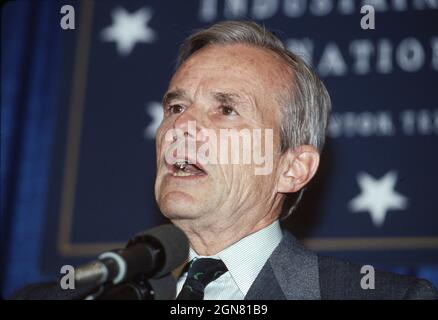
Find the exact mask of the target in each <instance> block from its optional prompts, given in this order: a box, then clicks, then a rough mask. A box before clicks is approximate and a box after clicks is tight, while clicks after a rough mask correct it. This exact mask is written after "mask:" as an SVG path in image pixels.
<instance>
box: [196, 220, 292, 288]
mask: <svg viewBox="0 0 438 320" xmlns="http://www.w3.org/2000/svg"><path fill="white" fill-rule="evenodd" d="M282 237H283V232H282V231H281V227H280V223H279V221H278V220H276V221H274V222H273V223H272V224H270V225H269V226H267V227H265V228H263V229H261V230H259V231H257V232H255V233H252V234H250V235H248V236H246V237H244V238H242V239H240V240H239V241H237V242H236V243H234V244H232V245H231V246H229V247H228V248H225V249H224V250H222V251H221V252H219V253H217V254H215V255H214V256H209V257H208V258H215V259H221V260H222V261H223V262H224V263H225V265H226V266H227V268H228V271H229V272H230V274H231V276H232V278H233V280H234V281H235V282H236V284H237V286H238V287H239V289H240V291H242V293H243V294H244V295H246V294H247V293H248V291H249V288H250V287H251V285H252V284H253V282H254V280H255V279H256V278H257V276H258V274H259V273H260V271H261V270H262V268H263V266H264V265H265V263H266V261H267V260H268V259H269V257H270V256H271V254H272V252H273V251H274V249H275V248H276V247H277V246H278V244H279V243H280V241H281V239H282ZM199 258H206V257H205V256H200V255H198V254H197V253H196V252H195V251H194V250H193V249H192V248H190V252H189V261H191V260H193V259H199Z"/></svg>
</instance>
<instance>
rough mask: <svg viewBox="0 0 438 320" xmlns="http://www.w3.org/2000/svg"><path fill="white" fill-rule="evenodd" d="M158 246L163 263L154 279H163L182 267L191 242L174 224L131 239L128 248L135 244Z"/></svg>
mask: <svg viewBox="0 0 438 320" xmlns="http://www.w3.org/2000/svg"><path fill="white" fill-rule="evenodd" d="M151 240H152V241H153V242H154V243H156V244H158V245H159V247H160V249H161V250H160V251H161V253H162V255H161V257H162V259H160V260H163V261H160V266H159V268H158V269H157V270H156V273H154V275H153V278H159V277H162V276H163V275H165V274H168V273H170V272H172V271H173V270H175V269H176V268H177V267H179V266H180V265H182V264H183V263H184V262H185V261H186V260H187V258H188V255H189V241H188V239H187V236H186V235H185V234H184V232H183V231H182V230H181V229H179V228H178V227H176V226H175V225H173V224H170V223H169V224H164V225H161V226H158V227H155V228H152V229H149V230H147V231H144V232H142V233H140V234H138V235H136V236H135V237H134V238H133V239H131V240H130V241H129V243H128V245H127V247H129V246H131V245H132V244H135V243H139V242H142V243H150V241H151Z"/></svg>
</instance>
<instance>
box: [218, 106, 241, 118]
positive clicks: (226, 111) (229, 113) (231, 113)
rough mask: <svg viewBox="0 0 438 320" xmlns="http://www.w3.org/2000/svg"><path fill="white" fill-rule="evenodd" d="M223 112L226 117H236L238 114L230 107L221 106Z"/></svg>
mask: <svg viewBox="0 0 438 320" xmlns="http://www.w3.org/2000/svg"><path fill="white" fill-rule="evenodd" d="M220 109H221V112H222V114H223V115H224V116H236V115H237V114H238V113H237V112H236V111H235V110H234V108H233V107H230V106H221V107H220Z"/></svg>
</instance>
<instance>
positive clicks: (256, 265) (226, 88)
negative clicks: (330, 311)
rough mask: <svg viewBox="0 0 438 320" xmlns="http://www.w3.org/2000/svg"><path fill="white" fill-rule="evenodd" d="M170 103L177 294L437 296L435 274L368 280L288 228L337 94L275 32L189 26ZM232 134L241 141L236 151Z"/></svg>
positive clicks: (170, 207)
mask: <svg viewBox="0 0 438 320" xmlns="http://www.w3.org/2000/svg"><path fill="white" fill-rule="evenodd" d="M163 109H164V119H163V121H162V123H161V126H160V127H159V129H158V132H157V137H156V139H157V140H156V142H157V178H156V184H155V193H156V199H157V202H158V205H159V207H160V210H161V211H162V213H163V214H164V215H165V216H166V217H167V218H169V219H170V220H171V221H172V223H174V224H175V225H176V226H178V227H180V228H181V229H182V230H183V231H184V233H185V234H186V235H187V237H188V239H189V242H190V247H191V249H190V254H189V261H190V263H188V264H187V266H186V267H185V268H184V270H183V271H182V273H181V274H180V276H179V278H178V284H177V299H432V298H438V293H437V291H436V290H435V289H434V288H433V287H432V285H431V284H430V283H429V282H427V281H425V280H419V279H416V278H413V277H407V276H400V275H395V274H390V273H384V272H376V273H375V285H374V289H364V288H362V286H361V278H362V277H363V274H361V272H360V269H361V267H360V266H357V265H353V264H351V263H349V262H344V261H339V260H335V259H333V258H328V257H322V256H318V255H317V254H315V253H313V252H311V251H309V250H307V249H306V248H304V247H303V246H302V245H301V244H300V243H299V242H298V241H297V240H296V239H295V238H294V237H293V236H292V235H291V234H290V233H289V232H288V231H283V230H281V228H280V224H279V219H280V217H281V216H282V215H284V214H286V215H287V214H288V212H289V213H290V212H291V211H292V210H293V209H294V208H295V207H296V204H297V203H298V201H299V199H300V198H301V195H302V193H303V188H304V187H305V186H306V185H307V184H308V183H309V181H310V180H311V179H312V178H313V177H314V175H315V173H316V171H317V169H318V165H319V160H320V153H321V151H322V148H323V145H324V140H325V134H326V127H327V122H328V119H329V113H330V98H329V95H328V93H327V90H326V88H325V86H324V85H323V83H322V82H321V80H320V79H319V78H318V77H317V76H316V74H315V73H314V72H313V71H312V70H311V68H310V67H309V66H307V65H306V64H305V63H304V62H303V61H302V60H301V59H300V58H298V57H297V56H296V55H294V54H293V53H291V52H289V51H288V50H287V49H286V48H285V47H284V45H283V44H282V43H281V41H280V40H279V39H277V38H276V37H275V36H274V35H273V34H271V33H270V32H268V31H267V30H266V29H264V28H263V27H261V26H259V25H257V24H255V23H253V22H244V21H238V22H237V21H228V22H220V23H217V24H215V25H213V26H211V27H210V28H208V29H204V30H201V31H199V32H197V33H195V34H193V35H191V36H190V37H189V38H188V39H187V40H186V41H185V42H184V44H183V45H182V47H181V51H180V55H179V63H178V67H177V70H176V73H175V74H174V75H173V77H172V79H171V81H170V84H169V88H168V90H167V92H166V94H165V95H164V98H163ZM224 132H226V133H228V134H229V135H226V136H224V135H223V133H224ZM244 133H250V135H249V138H253V139H246V140H245V134H244ZM255 133H257V134H255ZM233 134H234V135H236V134H237V139H236V140H235V142H236V141H237V142H241V144H237V145H234V146H233V145H231V148H230V145H227V144H226V142H227V141H229V139H230V137H231V138H233ZM262 135H264V137H262ZM234 137H235V136H234ZM257 137H262V138H261V139H257ZM246 138H248V136H246ZM263 138H264V139H263ZM249 140H251V143H250V145H249V146H248V141H249ZM245 141H246V143H245ZM263 153H264V155H265V156H264V159H263V160H264V161H263V162H264V163H263V164H264V168H263V169H261V168H260V165H261V162H260V161H255V160H254V159H255V155H256V154H259V155H260V154H263ZM248 154H251V157H249V159H251V161H244V157H245V156H247V155H248ZM224 155H225V156H224ZM230 159H234V160H235V161H231V160H230ZM247 160H248V159H247ZM290 196H295V198H296V201H295V204H294V205H293V206H292V207H291V208H287V207H285V206H286V204H287V203H289V202H290V201H287V199H288V197H290ZM282 212H284V213H282Z"/></svg>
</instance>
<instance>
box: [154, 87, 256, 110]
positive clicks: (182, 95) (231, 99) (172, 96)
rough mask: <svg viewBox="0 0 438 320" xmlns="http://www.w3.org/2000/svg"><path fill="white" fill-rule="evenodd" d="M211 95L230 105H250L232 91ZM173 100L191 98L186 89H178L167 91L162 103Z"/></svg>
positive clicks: (218, 100)
mask: <svg viewBox="0 0 438 320" xmlns="http://www.w3.org/2000/svg"><path fill="white" fill-rule="evenodd" d="M211 96H212V97H213V98H214V99H215V100H216V101H217V102H219V103H221V104H224V105H229V106H235V105H237V104H243V105H248V104H250V103H248V100H247V99H246V98H244V97H242V96H241V95H239V94H237V93H232V92H213V93H212V94H211ZM173 100H189V98H188V96H187V93H186V91H185V90H182V89H176V90H173V91H169V92H167V93H166V94H165V95H164V97H163V101H162V104H163V105H166V104H170V103H171V102H172V101H173Z"/></svg>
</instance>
